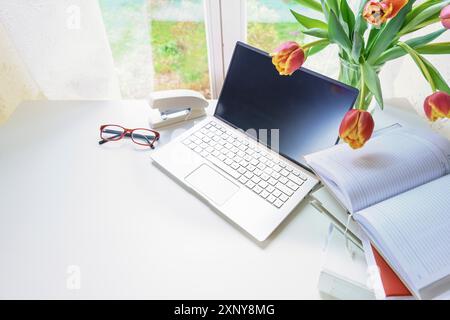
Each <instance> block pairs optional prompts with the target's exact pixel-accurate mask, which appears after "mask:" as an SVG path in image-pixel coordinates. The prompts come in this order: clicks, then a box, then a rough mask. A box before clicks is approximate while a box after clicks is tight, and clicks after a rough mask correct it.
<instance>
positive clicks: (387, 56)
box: [374, 29, 446, 65]
mask: <svg viewBox="0 0 450 320" xmlns="http://www.w3.org/2000/svg"><path fill="white" fill-rule="evenodd" d="M445 31H446V29H440V30H437V31H435V32H432V33H430V34H427V35H425V36H422V37H417V38H412V39H409V40H407V41H405V43H406V44H407V45H408V46H410V47H411V48H414V49H418V48H419V47H420V46H424V45H426V44H428V43H430V42H431V41H433V40H435V39H436V38H438V37H439V36H440V35H441V34H443V33H444V32H445ZM421 53H422V52H421ZM444 53H445V52H444ZM405 54H406V51H405V50H404V49H403V48H401V47H399V46H395V47H392V48H390V49H388V50H386V51H385V52H384V53H383V54H382V55H381V56H380V57H379V58H378V59H377V60H376V62H375V63H374V64H375V65H378V64H383V63H385V62H386V61H389V60H393V59H396V58H399V57H401V56H403V55H405Z"/></svg>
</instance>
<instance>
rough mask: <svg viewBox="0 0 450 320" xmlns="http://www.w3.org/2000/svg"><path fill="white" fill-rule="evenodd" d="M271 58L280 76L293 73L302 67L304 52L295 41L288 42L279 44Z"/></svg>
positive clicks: (304, 57)
mask: <svg viewBox="0 0 450 320" xmlns="http://www.w3.org/2000/svg"><path fill="white" fill-rule="evenodd" d="M271 56H272V63H273V64H274V65H275V67H276V68H277V71H278V72H279V73H280V75H282V76H287V75H291V74H292V73H294V71H296V70H298V69H299V68H300V67H301V66H302V64H303V63H304V62H305V59H306V56H305V51H304V50H303V48H302V47H301V46H300V45H299V44H298V43H297V42H295V41H288V42H285V43H283V44H281V45H280V46H279V47H278V48H277V49H276V50H275V52H274V53H272V54H271Z"/></svg>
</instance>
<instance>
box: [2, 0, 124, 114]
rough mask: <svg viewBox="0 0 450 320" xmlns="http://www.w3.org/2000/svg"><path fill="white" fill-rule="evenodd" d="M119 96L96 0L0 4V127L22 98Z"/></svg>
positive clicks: (32, 0) (19, 0)
mask: <svg viewBox="0 0 450 320" xmlns="http://www.w3.org/2000/svg"><path fill="white" fill-rule="evenodd" d="M120 97H121V95H120V89H119V84H118V80H117V77H116V74H115V70H114V63H113V58H112V55H111V49H110V46H109V43H108V39H107V36H106V33H105V28H104V25H103V20H102V15H101V12H100V9H99V5H98V2H97V1H96V0H14V1H10V0H0V123H1V122H4V121H6V119H7V118H8V117H9V116H10V115H11V113H12V112H13V111H14V109H15V107H16V106H17V105H18V104H19V103H20V102H21V101H23V100H30V99H55V100H65V99H71V100H76V99H119V98H120Z"/></svg>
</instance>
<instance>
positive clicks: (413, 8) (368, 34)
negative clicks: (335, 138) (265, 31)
mask: <svg viewBox="0 0 450 320" xmlns="http://www.w3.org/2000/svg"><path fill="white" fill-rule="evenodd" d="M296 1H297V2H298V3H300V4H301V5H303V6H304V7H307V8H309V9H312V10H315V11H318V12H320V13H321V15H322V17H323V19H320V20H319V19H313V18H311V17H307V16H305V15H302V14H300V13H298V12H295V11H293V10H291V12H292V14H293V15H294V17H295V18H296V20H297V21H298V23H299V24H300V30H301V32H303V33H304V34H306V35H310V36H313V37H315V38H317V40H315V41H312V42H310V43H307V44H298V43H297V42H294V41H288V42H286V43H283V44H281V45H280V46H279V47H278V48H277V49H276V50H275V51H274V52H273V53H272V62H273V64H274V65H275V67H276V68H277V70H278V72H279V73H280V75H283V76H288V75H291V74H292V73H293V72H295V70H297V69H299V68H300V67H301V66H302V64H303V63H304V61H305V60H306V59H307V58H309V57H311V56H313V55H314V54H316V53H317V52H319V51H320V50H322V49H324V48H325V47H327V46H328V45H330V44H336V45H337V46H338V47H339V59H340V61H341V63H340V74H339V80H341V81H343V82H344V83H347V84H349V85H351V86H354V87H357V88H358V89H359V96H358V98H357V101H356V103H355V105H354V108H353V109H352V110H350V111H349V112H348V113H347V114H346V115H345V116H344V119H343V120H342V122H341V126H340V128H339V135H340V137H341V138H342V139H343V140H344V141H345V142H347V143H348V144H349V145H350V146H351V147H352V148H353V149H357V148H360V147H362V146H363V145H364V144H365V142H366V141H367V140H369V139H370V137H371V135H372V132H373V128H374V121H373V118H372V114H371V113H370V112H369V111H367V110H368V108H369V106H370V105H371V102H372V100H373V98H375V100H376V102H377V104H378V105H379V106H380V108H381V109H383V96H382V92H381V85H380V80H379V77H378V73H379V71H380V69H381V68H382V66H383V65H384V64H385V63H386V62H387V61H390V60H393V59H397V58H399V57H401V56H403V55H406V54H408V55H409V56H410V57H411V58H412V59H413V60H414V62H415V63H416V64H417V66H418V68H419V70H420V71H421V73H422V75H423V76H424V78H425V80H426V81H427V82H428V83H429V84H430V86H431V90H432V91H433V93H432V94H431V95H430V96H428V97H427V98H426V99H425V102H424V111H425V114H426V115H427V117H428V118H429V119H430V120H431V121H436V120H437V119H439V118H450V88H449V86H448V84H447V82H446V80H445V79H443V77H442V76H441V74H440V73H439V71H438V70H437V69H436V68H435V67H434V66H433V65H432V64H431V63H430V62H429V61H428V60H427V59H426V58H425V57H424V55H428V54H449V53H450V42H438V43H436V42H434V43H432V42H433V41H434V40H435V39H437V38H438V37H439V36H440V35H442V34H443V33H444V32H445V31H446V30H447V29H449V28H450V0H426V1H423V2H422V3H420V4H418V3H417V4H416V3H415V2H416V1H415V0H409V1H408V0H381V1H368V2H365V1H361V4H360V5H359V8H358V9H357V10H355V12H354V11H353V10H352V9H351V8H350V6H349V4H348V2H347V0H296ZM417 2H418V1H417ZM434 23H441V24H442V26H443V28H441V29H439V30H438V31H435V32H432V33H429V34H427V35H425V36H420V37H418V36H416V37H412V38H409V39H408V40H406V41H405V40H403V37H404V36H406V35H409V34H412V33H414V32H415V31H418V30H420V29H422V28H424V27H426V26H429V25H431V24H434ZM449 62H450V61H449ZM449 67H450V63H449Z"/></svg>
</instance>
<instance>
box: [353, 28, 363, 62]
mask: <svg viewBox="0 0 450 320" xmlns="http://www.w3.org/2000/svg"><path fill="white" fill-rule="evenodd" d="M363 44H364V39H363V37H362V35H360V34H359V33H358V32H356V31H355V33H354V34H353V47H352V58H353V60H355V61H356V62H359V60H360V57H361V50H362V49H363Z"/></svg>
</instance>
